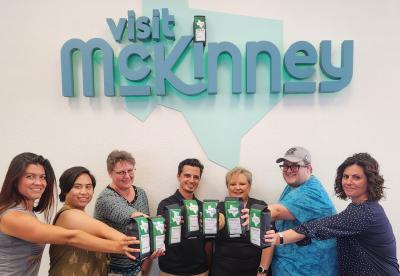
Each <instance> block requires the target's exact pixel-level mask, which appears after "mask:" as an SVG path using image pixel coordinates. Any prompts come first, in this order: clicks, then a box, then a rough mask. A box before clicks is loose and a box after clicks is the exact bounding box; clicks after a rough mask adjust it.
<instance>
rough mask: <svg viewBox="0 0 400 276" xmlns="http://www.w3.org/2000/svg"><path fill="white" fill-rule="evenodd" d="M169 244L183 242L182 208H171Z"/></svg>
mask: <svg viewBox="0 0 400 276" xmlns="http://www.w3.org/2000/svg"><path fill="white" fill-rule="evenodd" d="M168 212H169V215H168V218H169V222H168V225H169V229H168V231H169V235H168V238H169V241H168V243H169V244H176V243H180V242H181V215H182V210H181V209H180V208H179V209H169V210H168Z"/></svg>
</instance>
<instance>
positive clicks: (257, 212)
mask: <svg viewBox="0 0 400 276" xmlns="http://www.w3.org/2000/svg"><path fill="white" fill-rule="evenodd" d="M249 224H250V242H251V243H252V244H254V245H255V246H257V247H259V248H261V249H264V248H266V247H270V246H271V243H269V242H268V243H266V242H264V235H265V232H266V231H268V230H269V229H270V228H271V212H270V211H269V210H268V208H267V206H265V205H261V204H253V205H252V206H251V208H250V213H249Z"/></svg>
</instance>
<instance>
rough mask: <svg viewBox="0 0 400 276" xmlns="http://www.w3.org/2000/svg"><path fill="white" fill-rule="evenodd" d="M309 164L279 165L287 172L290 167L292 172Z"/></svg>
mask: <svg viewBox="0 0 400 276" xmlns="http://www.w3.org/2000/svg"><path fill="white" fill-rule="evenodd" d="M305 167H307V166H302V165H279V168H281V170H282V171H284V172H287V171H288V170H289V169H290V170H291V171H292V172H298V171H299V169H300V168H305Z"/></svg>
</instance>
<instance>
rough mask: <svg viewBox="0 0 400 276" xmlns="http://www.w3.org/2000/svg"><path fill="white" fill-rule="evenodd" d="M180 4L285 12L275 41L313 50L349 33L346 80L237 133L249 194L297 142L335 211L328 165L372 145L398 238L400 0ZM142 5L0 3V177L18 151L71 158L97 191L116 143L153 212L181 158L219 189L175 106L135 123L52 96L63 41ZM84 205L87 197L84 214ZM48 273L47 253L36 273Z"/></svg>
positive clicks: (95, 31) (98, 104) (259, 192)
mask: <svg viewBox="0 0 400 276" xmlns="http://www.w3.org/2000/svg"><path fill="white" fill-rule="evenodd" d="M189 5H190V7H192V8H196V9H206V10H213V11H221V12H226V13H233V14H242V15H248V16H256V17H265V18H273V19H280V20H283V23H284V41H285V48H287V47H288V46H289V45H291V44H292V43H293V42H295V41H297V40H306V41H310V42H312V43H313V44H314V46H318V45H319V42H320V41H321V40H324V39H328V40H332V41H334V42H337V44H336V46H335V47H336V48H338V46H339V43H341V42H342V40H345V39H352V40H354V42H355V48H354V75H353V80H352V82H351V83H350V85H349V86H348V87H347V88H346V89H344V90H343V91H341V92H339V93H336V94H334V95H318V94H313V95H309V96H304V95H302V96H301V97H298V96H295V95H290V96H287V97H285V98H284V99H283V101H282V102H280V103H279V104H278V105H277V106H276V107H275V108H274V109H273V110H272V111H271V112H270V113H269V114H267V116H266V117H265V118H264V119H263V120H261V121H260V122H259V123H258V124H257V125H256V127H254V128H253V129H252V130H251V131H250V132H249V133H248V134H247V135H246V136H245V137H244V138H243V140H242V145H241V158H240V164H241V165H244V166H246V167H248V168H249V169H251V170H252V171H253V173H254V179H255V181H254V185H253V191H252V192H253V194H254V195H256V197H258V198H263V199H264V200H266V201H267V202H275V201H276V200H277V198H278V196H279V194H280V192H281V190H282V189H283V187H284V182H283V180H282V178H281V175H280V171H279V169H278V167H277V165H276V164H275V160H276V158H277V157H280V156H281V155H282V154H283V153H284V151H285V150H286V149H288V148H289V147H290V146H293V145H303V146H305V147H307V148H308V149H309V150H310V151H311V154H312V157H313V163H314V172H315V174H316V175H317V176H318V177H319V178H320V179H321V180H322V181H323V183H324V184H325V187H326V188H327V190H328V191H329V192H330V193H331V194H332V198H333V200H334V202H335V204H336V206H337V208H338V210H342V209H343V208H344V207H345V206H346V205H347V203H346V202H343V201H339V200H337V199H335V198H334V197H333V188H332V187H333V181H334V176H335V170H336V168H337V166H338V165H339V164H340V163H341V162H342V161H343V160H344V159H345V158H346V157H347V156H349V155H351V154H353V153H355V152H361V151H367V152H370V153H371V154H372V155H373V156H375V157H376V159H377V160H378V161H379V162H380V165H381V169H382V173H383V175H384V177H385V179H386V186H387V187H388V189H387V191H386V195H387V199H385V200H383V202H382V204H383V206H384V207H385V210H386V212H387V215H388V216H389V219H390V221H391V222H392V226H393V228H394V231H395V235H396V238H397V239H398V241H399V239H400V211H399V208H398V206H397V204H396V203H395V202H396V200H398V199H397V198H398V197H399V196H400V188H399V185H398V176H397V177H396V173H398V166H399V160H398V156H400V150H399V147H398V141H400V131H399V123H398V118H400V111H399V110H400V109H399V108H398V103H399V101H400V94H399V91H398V72H399V71H398V64H399V61H400V52H399V51H398V45H400V36H399V35H398V28H396V26H399V25H400V17H399V16H398V11H399V10H400V2H399V1H397V0H391V1H389V0H384V1H371V0H369V1H365V0H364V1H361V0H357V1H345V0H340V1H335V2H332V1H321V0H309V1H298V0H284V1H269V0H247V1H228V0H223V1H221V0H220V1H213V0H196V1H189ZM165 6H167V5H162V4H160V7H165ZM140 7H141V3H140V2H139V1H127V0H120V1H105V0H97V1H93V0H89V1H77V0H69V1H66V0H60V1H54V0H52V1H50V0H38V1H22V0H14V1H1V2H0V23H1V24H0V37H1V43H0V65H1V69H0V85H1V86H0V87H1V89H0V93H1V94H0V95H1V100H0V112H1V116H0V130H1V134H0V139H1V140H0V141H1V142H0V152H1V155H2V158H1V159H0V178H1V179H3V178H4V175H5V172H6V170H7V167H8V165H9V162H10V160H11V159H12V158H13V157H14V156H15V155H16V154H18V153H21V152H23V151H31V152H35V153H40V154H42V155H44V156H46V157H47V158H49V159H50V160H51V162H52V164H53V166H54V168H55V170H56V173H57V175H58V176H59V175H60V173H61V172H62V171H63V170H64V169H66V168H68V167H70V166H74V165H84V166H87V167H88V168H90V169H91V170H92V172H93V173H94V175H95V176H96V177H97V180H98V183H99V184H98V187H96V194H95V196H97V194H98V193H99V192H100V191H101V190H102V189H103V188H104V187H105V186H106V185H107V184H108V183H109V179H108V176H107V173H106V166H105V159H106V156H107V154H108V153H109V152H110V151H111V150H113V149H125V150H128V151H130V152H132V153H133V155H134V156H135V157H136V159H137V171H136V183H137V184H138V185H139V186H141V187H143V188H144V189H145V190H146V191H147V194H148V196H149V200H150V205H151V211H152V213H154V212H155V208H156V206H157V204H158V202H159V201H160V200H161V199H162V198H164V197H165V196H167V195H169V194H171V193H172V192H173V191H174V190H175V189H176V187H177V183H176V179H175V176H176V167H177V164H178V162H179V161H181V160H182V159H184V158H186V157H197V158H199V159H201V160H202V161H203V162H204V164H205V171H204V176H203V179H202V183H201V187H200V188H199V192H198V194H199V197H200V198H216V197H217V198H220V199H222V198H223V197H224V196H225V187H224V174H225V173H226V169H224V168H222V167H220V166H218V165H216V164H215V163H212V162H210V161H208V160H207V157H206V155H205V154H204V152H203V151H202V149H201V147H200V145H199V143H198V142H197V140H196V138H195V136H194V135H193V134H192V132H191V130H190V127H189V126H188V124H187V123H186V122H185V120H184V118H183V116H182V115H181V114H180V113H179V112H177V111H175V110H170V109H167V108H163V107H159V108H157V109H156V110H155V111H154V112H153V113H152V114H151V116H150V117H149V119H148V120H147V121H146V122H141V121H139V120H137V119H136V118H135V117H133V116H131V115H129V114H128V113H127V112H125V111H124V107H123V102H122V100H121V99H120V98H111V99H110V98H106V97H104V96H99V97H96V98H93V99H88V98H84V97H83V96H79V97H77V98H73V99H66V98H64V97H62V96H61V72H60V48H61V46H62V44H63V43H64V42H65V41H66V40H68V39H70V38H73V37H77V38H81V39H83V40H86V39H89V38H93V37H96V36H97V37H105V36H106V35H107V36H110V34H109V32H108V29H107V27H106V25H105V18H107V17H113V18H119V17H121V16H125V15H126V11H127V10H128V9H134V10H136V11H140ZM261 39H262V38H261V37H260V40H261ZM93 207H94V201H93V202H92V203H91V204H90V206H89V208H88V211H89V212H90V213H91V212H92V211H93ZM398 252H399V246H398ZM47 269H48V255H47V253H46V254H45V256H44V258H43V260H42V269H41V272H40V275H46V274H47ZM156 270H157V269H156V268H155V269H154V270H153V272H154V275H155V271H156Z"/></svg>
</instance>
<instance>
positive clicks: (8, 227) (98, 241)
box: [0, 211, 139, 258]
mask: <svg viewBox="0 0 400 276" xmlns="http://www.w3.org/2000/svg"><path fill="white" fill-rule="evenodd" d="M0 231H2V232H3V233H4V234H7V235H9V236H13V237H17V238H19V239H23V240H26V241H29V242H32V243H50V244H65V245H70V246H75V247H79V248H82V249H86V250H90V251H97V252H109V253H125V254H127V255H128V256H129V257H131V258H134V257H133V256H132V255H130V252H134V251H136V250H137V249H132V248H129V247H128V246H129V245H130V244H137V243H139V241H137V240H136V239H135V238H131V237H124V238H123V239H121V240H119V241H111V240H106V239H102V238H98V237H96V236H94V235H91V234H88V233H86V232H84V231H82V230H71V229H65V228H63V227H60V226H54V225H49V224H45V223H42V222H40V221H39V220H38V219H36V218H35V217H32V216H31V215H28V214H25V213H22V212H19V211H11V212H8V213H6V214H4V215H3V216H2V217H1V222H0Z"/></svg>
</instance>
